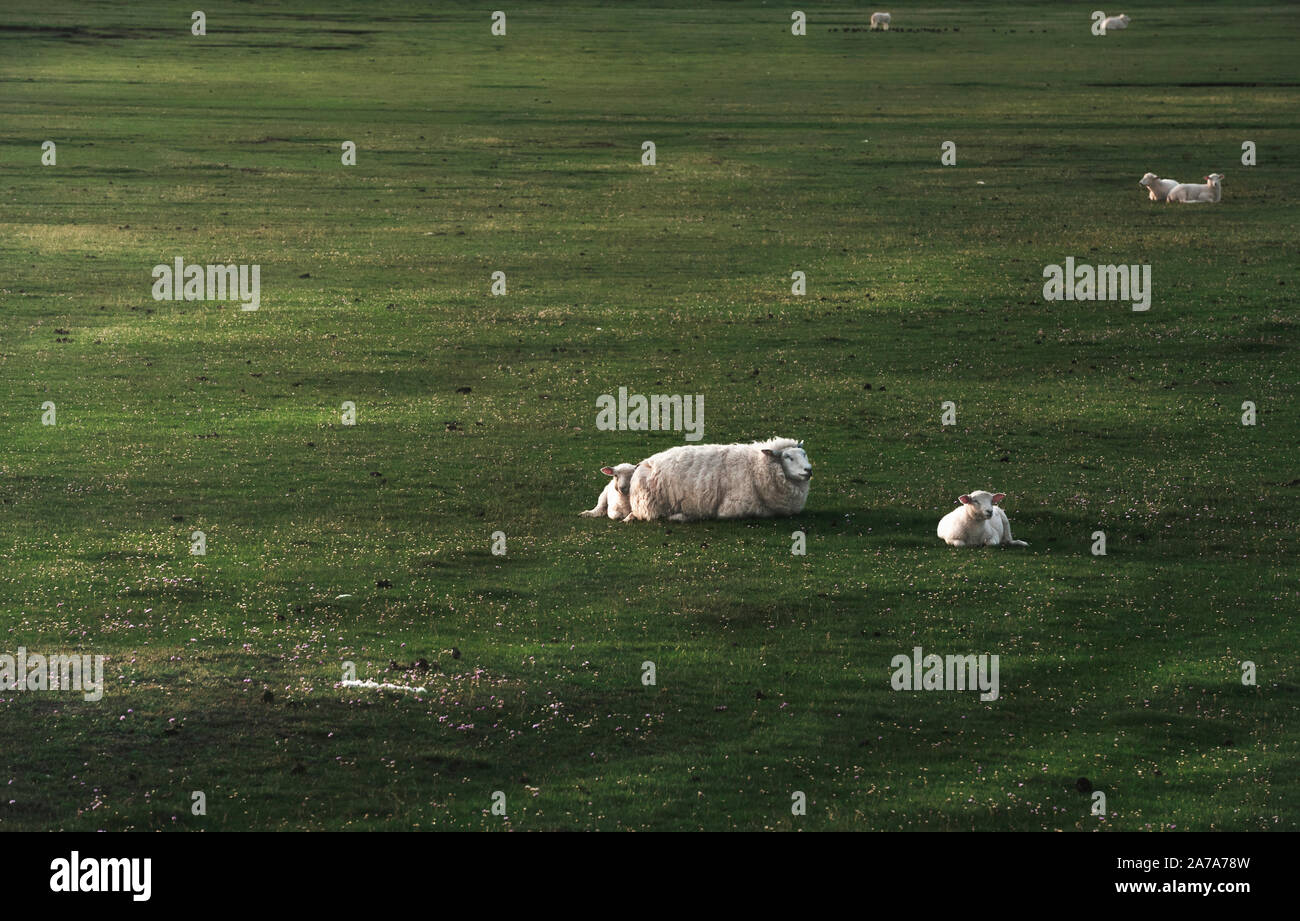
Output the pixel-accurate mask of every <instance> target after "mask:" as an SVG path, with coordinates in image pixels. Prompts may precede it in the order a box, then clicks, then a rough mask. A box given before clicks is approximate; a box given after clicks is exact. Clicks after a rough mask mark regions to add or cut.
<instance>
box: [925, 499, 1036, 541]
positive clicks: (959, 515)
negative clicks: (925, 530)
mask: <svg viewBox="0 0 1300 921" xmlns="http://www.w3.org/2000/svg"><path fill="white" fill-rule="evenodd" d="M1006 497H1007V495H1006V493H1001V492H1000V493H991V492H985V491H984V490H982V489H977V490H975V492H973V493H969V494H968V495H965V496H958V497H957V501H958V502H960V503H961V505H960V506H958V507H957V508H955V509H953V510H952V511H951V512H949V513H948V514H947V515H944V516H943V518H942V519H941V520H940V521H939V529H938V534H939V537H940V538H941V539H942V540H943V541H944V542H946V543H947V544H948V546H949V547H1028V546H1029V544H1027V543H1025V542H1024V541H1023V540H1016V539H1015V538H1013V537H1012V536H1011V522H1010V521H1009V520H1008V519H1007V513H1006V512H1004V511H1002V509H1000V508H999V507H998V503H999V502H1001V501H1002V500H1003V499H1005V498H1006Z"/></svg>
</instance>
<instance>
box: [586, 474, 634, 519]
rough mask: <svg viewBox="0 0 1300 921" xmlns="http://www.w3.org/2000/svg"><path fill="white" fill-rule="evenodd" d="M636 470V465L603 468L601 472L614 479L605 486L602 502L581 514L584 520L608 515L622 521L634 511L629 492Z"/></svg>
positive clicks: (601, 496) (601, 497) (601, 495)
mask: <svg viewBox="0 0 1300 921" xmlns="http://www.w3.org/2000/svg"><path fill="white" fill-rule="evenodd" d="M635 470H636V464H619V465H618V466H617V467H601V468H600V472H601V473H603V474H605V476H607V477H613V479H611V480H610V481H609V482H608V483H606V484H605V489H604V490H603V491H602V492H601V494H600V500H599V501H598V502H597V503H596V507H595V508H593V509H588V510H587V511H585V512H579V513H578V514H579V515H581V516H582V517H583V518H599V517H601V516H602V515H608V516H609V517H610V518H615V519H617V520H619V521H622V520H623V519H624V518H626V517H627V516H628V514H629V513H630V512H631V511H632V506H631V505H630V504H629V503H628V501H627V494H628V490H629V489H631V486H632V473H633V471H635Z"/></svg>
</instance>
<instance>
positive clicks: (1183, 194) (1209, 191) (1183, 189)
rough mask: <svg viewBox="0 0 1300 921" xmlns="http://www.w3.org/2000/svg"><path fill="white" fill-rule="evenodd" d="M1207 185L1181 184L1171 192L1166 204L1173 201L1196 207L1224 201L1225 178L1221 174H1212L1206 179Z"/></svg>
mask: <svg viewBox="0 0 1300 921" xmlns="http://www.w3.org/2000/svg"><path fill="white" fill-rule="evenodd" d="M1205 181H1206V183H1207V184H1206V185H1200V184H1197V183H1192V182H1180V183H1178V185H1176V186H1174V187H1173V188H1172V189H1170V190H1169V195H1168V196H1167V197H1166V198H1165V203H1166V204H1168V203H1169V202H1171V201H1180V202H1183V203H1184V204H1188V205H1194V204H1197V203H1198V202H1209V203H1210V204H1214V203H1215V202H1218V201H1221V200H1222V199H1223V186H1222V185H1220V183H1222V182H1223V176H1222V174H1220V173H1210V175H1208V176H1206V177H1205Z"/></svg>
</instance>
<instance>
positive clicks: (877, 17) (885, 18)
mask: <svg viewBox="0 0 1300 921" xmlns="http://www.w3.org/2000/svg"><path fill="white" fill-rule="evenodd" d="M889 18H890V17H889V14H888V13H872V14H871V28H873V29H884V30H885V31H886V32H888V31H889Z"/></svg>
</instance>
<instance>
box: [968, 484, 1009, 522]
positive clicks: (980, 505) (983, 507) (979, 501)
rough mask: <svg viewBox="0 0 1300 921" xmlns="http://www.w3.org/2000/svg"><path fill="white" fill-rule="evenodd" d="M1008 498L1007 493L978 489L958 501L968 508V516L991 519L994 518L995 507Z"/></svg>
mask: <svg viewBox="0 0 1300 921" xmlns="http://www.w3.org/2000/svg"><path fill="white" fill-rule="evenodd" d="M1006 497H1007V494H1006V493H1002V492H999V493H992V492H985V491H984V490H982V489H977V490H975V491H974V492H973V493H967V494H966V495H964V496H958V497H957V501H958V502H960V503H961V504H962V505H964V506H966V514H967V515H970V516H971V517H972V518H983V519H989V518H992V517H993V506H995V505H997V504H998V503H999V502H1001V501H1002V500H1003V499H1005V498H1006Z"/></svg>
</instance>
